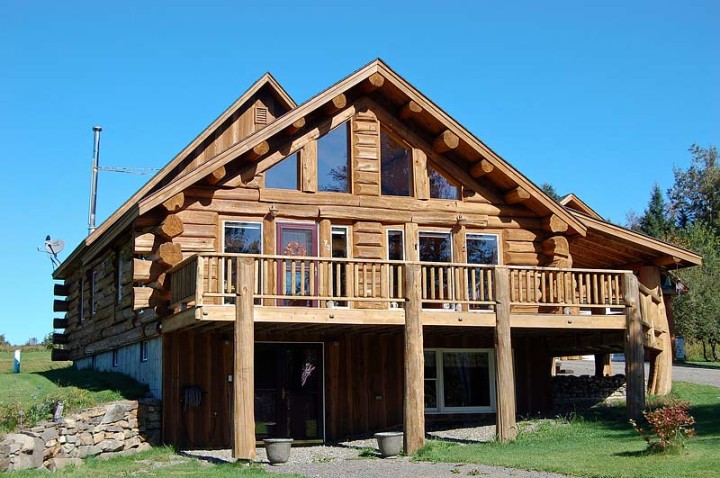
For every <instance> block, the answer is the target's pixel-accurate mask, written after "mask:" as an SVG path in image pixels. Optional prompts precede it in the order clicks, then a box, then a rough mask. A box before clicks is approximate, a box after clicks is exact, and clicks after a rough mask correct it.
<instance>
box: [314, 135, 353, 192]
mask: <svg viewBox="0 0 720 478" xmlns="http://www.w3.org/2000/svg"><path fill="white" fill-rule="evenodd" d="M349 127H350V124H349V123H344V124H341V125H340V126H338V127H337V128H335V129H333V130H332V131H330V132H329V133H328V134H326V135H325V136H323V137H321V138H320V139H318V142H317V169H318V170H317V180H318V190H320V191H334V192H338V193H349V192H350V181H348V177H349V174H348V173H349V166H348V156H349V155H348V150H349V146H348V144H349V137H350V135H349Z"/></svg>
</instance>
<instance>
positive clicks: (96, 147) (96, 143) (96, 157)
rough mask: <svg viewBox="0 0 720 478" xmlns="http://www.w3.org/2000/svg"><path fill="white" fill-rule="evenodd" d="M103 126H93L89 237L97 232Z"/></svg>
mask: <svg viewBox="0 0 720 478" xmlns="http://www.w3.org/2000/svg"><path fill="white" fill-rule="evenodd" d="M101 131H102V126H93V159H92V172H91V176H90V212H89V214H88V235H90V234H92V233H93V231H94V230H95V210H96V208H97V183H98V177H97V175H98V163H99V161H100V132H101Z"/></svg>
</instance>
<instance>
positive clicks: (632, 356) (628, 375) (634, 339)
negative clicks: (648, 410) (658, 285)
mask: <svg viewBox="0 0 720 478" xmlns="http://www.w3.org/2000/svg"><path fill="white" fill-rule="evenodd" d="M623 297H624V298H625V318H626V330H625V380H626V381H627V385H626V394H627V415H628V418H632V419H634V420H637V419H639V418H640V416H641V415H642V410H643V407H644V406H645V373H644V369H643V366H644V349H643V336H642V323H641V322H640V293H639V291H638V280H637V277H635V275H634V274H631V273H628V274H625V275H624V276H623Z"/></svg>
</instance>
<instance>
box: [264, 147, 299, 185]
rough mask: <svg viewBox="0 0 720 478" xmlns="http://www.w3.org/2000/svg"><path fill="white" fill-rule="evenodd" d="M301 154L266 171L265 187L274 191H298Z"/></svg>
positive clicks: (286, 159) (288, 158)
mask: <svg viewBox="0 0 720 478" xmlns="http://www.w3.org/2000/svg"><path fill="white" fill-rule="evenodd" d="M298 159H299V154H298V153H295V154H291V155H290V156H288V157H287V158H285V159H283V160H282V161H280V162H279V163H277V164H275V165H274V166H272V167H271V168H270V169H268V170H267V171H265V187H266V188H274V189H298Z"/></svg>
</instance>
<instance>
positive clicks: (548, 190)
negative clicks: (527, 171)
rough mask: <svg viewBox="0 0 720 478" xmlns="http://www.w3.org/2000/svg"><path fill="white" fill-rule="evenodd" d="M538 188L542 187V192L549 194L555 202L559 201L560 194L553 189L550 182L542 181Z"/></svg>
mask: <svg viewBox="0 0 720 478" xmlns="http://www.w3.org/2000/svg"><path fill="white" fill-rule="evenodd" d="M540 189H542V190H543V192H544V193H545V194H547V195H548V196H550V197H551V198H552V199H553V201H555V202H560V200H561V199H562V197H560V195H559V194H558V193H557V191H556V190H555V187H554V186H553V185H552V184H550V183H542V184H541V185H540Z"/></svg>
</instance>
